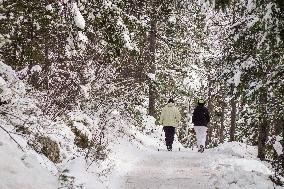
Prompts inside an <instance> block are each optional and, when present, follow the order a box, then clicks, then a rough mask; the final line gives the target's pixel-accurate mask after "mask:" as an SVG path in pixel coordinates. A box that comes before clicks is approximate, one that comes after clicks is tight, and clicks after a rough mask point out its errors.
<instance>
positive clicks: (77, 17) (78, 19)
mask: <svg viewBox="0 0 284 189" xmlns="http://www.w3.org/2000/svg"><path fill="white" fill-rule="evenodd" d="M73 11H74V21H75V24H76V26H77V27H78V28H80V29H82V30H83V29H84V28H85V25H86V23H85V19H84V17H83V16H82V14H81V12H80V10H79V8H78V6H77V3H73Z"/></svg>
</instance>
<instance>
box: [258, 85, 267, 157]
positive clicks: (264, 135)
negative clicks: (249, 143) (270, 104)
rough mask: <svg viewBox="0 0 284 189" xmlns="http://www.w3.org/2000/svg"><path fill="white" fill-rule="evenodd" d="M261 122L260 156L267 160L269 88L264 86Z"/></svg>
mask: <svg viewBox="0 0 284 189" xmlns="http://www.w3.org/2000/svg"><path fill="white" fill-rule="evenodd" d="M259 103H260V123H259V126H258V156H257V157H258V158H260V160H265V143H266V141H267V137H268V130H269V129H268V119H267V111H266V104H267V89H266V88H263V89H262V90H261V94H260V99H259Z"/></svg>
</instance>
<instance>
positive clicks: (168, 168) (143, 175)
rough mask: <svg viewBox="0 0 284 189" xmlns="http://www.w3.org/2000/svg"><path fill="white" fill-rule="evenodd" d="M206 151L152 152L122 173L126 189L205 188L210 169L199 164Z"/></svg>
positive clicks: (206, 187)
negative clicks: (129, 169) (125, 173)
mask: <svg viewBox="0 0 284 189" xmlns="http://www.w3.org/2000/svg"><path fill="white" fill-rule="evenodd" d="M205 158H206V153H204V154H200V153H197V152H193V151H191V150H187V151H184V149H183V151H181V152H179V151H174V152H168V151H160V152H153V153H151V154H149V156H148V157H147V156H146V157H145V159H143V160H141V161H139V162H138V163H137V165H136V166H134V167H133V169H132V170H131V171H129V172H128V174H127V175H126V176H125V188H126V189H134V188H135V189H140V188H141V189H142V188H143V189H148V188H151V189H152V188H155V189H156V188H157V189H158V188H159V189H166V188H169V189H173V188H175V189H185V188H194V189H208V188H210V187H209V185H208V181H209V178H210V176H211V174H212V170H208V168H207V169H206V166H202V162H204V159H205Z"/></svg>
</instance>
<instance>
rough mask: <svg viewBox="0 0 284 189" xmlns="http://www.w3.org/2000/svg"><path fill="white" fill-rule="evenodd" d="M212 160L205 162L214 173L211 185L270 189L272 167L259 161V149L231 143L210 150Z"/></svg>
mask: <svg viewBox="0 0 284 189" xmlns="http://www.w3.org/2000/svg"><path fill="white" fill-rule="evenodd" d="M206 153H208V154H207V155H208V156H210V160H209V161H208V160H207V161H206V162H204V163H206V165H205V166H206V167H207V168H208V169H211V170H212V171H213V174H212V176H211V179H210V183H211V184H212V185H214V186H215V187H217V188H234V189H241V188H242V189H244V188H245V189H253V188H258V189H270V188H273V183H272V182H271V180H270V179H269V176H270V175H271V174H273V171H271V167H270V166H269V165H268V164H266V163H264V162H262V161H260V160H259V159H257V158H256V157H257V148H256V147H253V146H248V145H246V144H243V143H239V142H229V143H224V144H222V145H220V146H219V147H217V148H214V149H210V150H208V152H206ZM276 188H277V187H276Z"/></svg>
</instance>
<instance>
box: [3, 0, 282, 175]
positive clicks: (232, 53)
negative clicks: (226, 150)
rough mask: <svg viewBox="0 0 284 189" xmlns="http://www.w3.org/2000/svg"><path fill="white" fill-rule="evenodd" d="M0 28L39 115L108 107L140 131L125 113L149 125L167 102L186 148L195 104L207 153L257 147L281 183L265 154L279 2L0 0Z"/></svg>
mask: <svg viewBox="0 0 284 189" xmlns="http://www.w3.org/2000/svg"><path fill="white" fill-rule="evenodd" d="M0 23H1V25H0V49H1V51H0V52H1V54H0V60H1V61H3V63H5V64H7V65H9V66H11V67H12V68H13V69H15V70H16V71H18V73H19V76H20V78H21V79H22V80H24V81H26V82H27V83H28V84H29V85H30V88H29V93H30V94H31V95H34V96H35V98H37V99H38V101H39V106H40V108H41V109H42V110H43V112H44V114H45V115H46V116H49V117H51V118H52V119H56V118H57V117H59V116H62V115H64V114H65V113H67V112H68V111H69V110H72V109H74V108H80V109H82V110H87V109H92V110H94V111H96V110H99V109H100V110H101V107H104V108H103V110H104V111H103V112H102V114H107V113H108V112H109V110H110V109H114V108H115V109H119V110H123V111H122V112H123V113H125V116H131V117H132V118H133V119H134V120H137V126H138V127H139V112H137V110H135V109H134V106H136V105H143V104H147V107H148V113H149V115H151V116H154V117H155V118H157V119H158V118H159V112H160V109H161V107H162V106H164V105H165V103H166V101H167V99H168V98H169V97H173V98H174V99H175V100H176V102H177V104H178V106H179V107H180V109H181V110H182V113H183V126H182V128H183V129H182V130H181V131H180V132H179V140H180V141H181V142H182V143H183V144H184V145H185V146H187V147H190V146H191V145H192V142H191V137H189V136H191V135H192V133H191V130H190V129H189V128H188V122H189V121H190V117H189V113H190V112H191V111H192V109H193V107H194V106H195V103H196V99H197V98H198V97H202V98H205V99H206V105H207V106H208V109H209V111H210V113H211V116H212V121H211V123H210V129H209V132H208V138H207V144H208V147H214V146H217V145H218V144H220V143H223V142H224V141H241V142H244V143H247V144H250V145H258V157H259V158H260V159H261V160H267V161H270V162H274V165H275V169H277V170H278V171H279V173H281V174H284V156H283V155H278V154H277V153H276V151H275V150H274V148H273V144H274V143H275V141H278V142H280V143H281V144H282V146H284V141H283V136H284V108H283V107H284V98H283V96H284V62H283V61H284V43H283V42H284V2H283V0H240V1H238V0H207V1H206V0H196V1H186V0H152V1H143V0H125V1H122V0H114V1H107V0H96V1H93V0H87V1H86V0H60V1H56V0H21V1H19V0H0ZM194 83H197V84H196V85H195V87H194ZM141 129H143V128H141ZM275 162H276V163H275Z"/></svg>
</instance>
